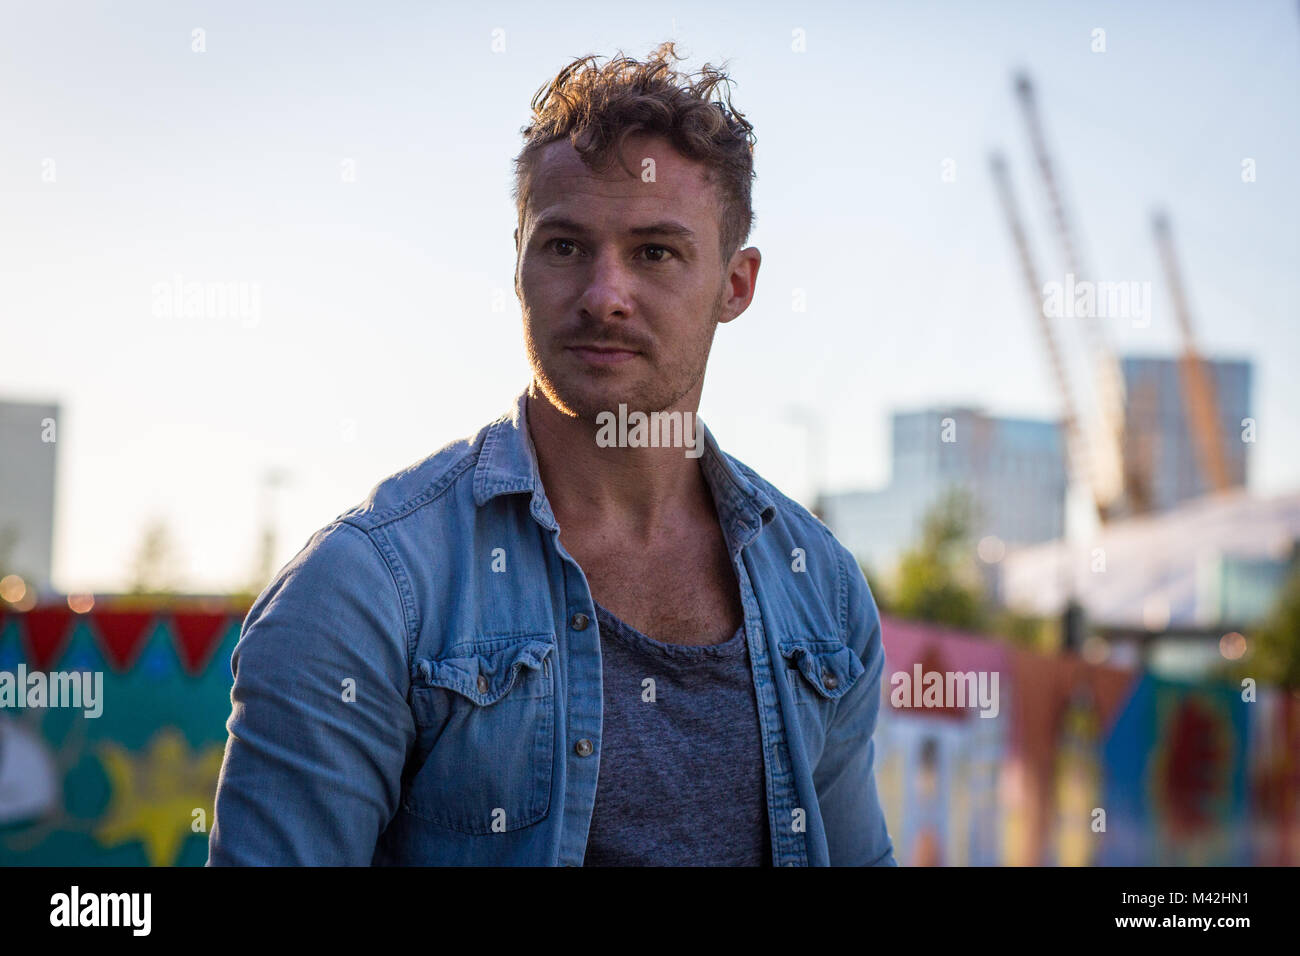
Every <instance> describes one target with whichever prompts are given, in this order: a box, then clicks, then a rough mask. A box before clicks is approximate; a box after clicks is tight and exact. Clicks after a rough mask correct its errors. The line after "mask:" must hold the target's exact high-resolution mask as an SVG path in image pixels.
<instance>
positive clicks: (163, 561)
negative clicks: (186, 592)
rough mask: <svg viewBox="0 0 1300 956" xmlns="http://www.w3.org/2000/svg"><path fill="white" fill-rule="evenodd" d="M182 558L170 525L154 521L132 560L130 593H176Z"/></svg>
mask: <svg viewBox="0 0 1300 956" xmlns="http://www.w3.org/2000/svg"><path fill="white" fill-rule="evenodd" d="M179 568H180V557H179V554H178V552H177V548H176V544H175V541H174V540H173V538H172V533H171V530H170V529H169V528H168V526H167V522H165V521H162V520H155V521H152V522H151V523H150V524H149V525H148V526H147V527H146V528H145V530H144V533H143V534H142V535H141V537H140V544H139V545H138V546H137V548H136V552H135V557H134V558H133V559H132V561H131V573H130V584H129V585H128V587H127V590H128V591H129V592H130V593H131V594H174V593H175V592H176V591H177V590H178V589H179V584H180V571H179Z"/></svg>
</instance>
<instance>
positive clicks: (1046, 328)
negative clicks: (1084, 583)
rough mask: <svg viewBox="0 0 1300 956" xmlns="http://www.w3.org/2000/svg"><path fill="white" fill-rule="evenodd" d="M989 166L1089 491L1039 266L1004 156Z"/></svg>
mask: <svg viewBox="0 0 1300 956" xmlns="http://www.w3.org/2000/svg"><path fill="white" fill-rule="evenodd" d="M989 168H990V169H991V170H992V172H993V182H994V184H995V185H996V186H997V190H998V198H999V199H1000V200H1001V203H1002V212H1003V214H1004V215H1005V216H1006V220H1007V225H1008V226H1009V227H1010V229H1011V240H1012V242H1013V243H1015V247H1016V256H1017V258H1019V260H1020V274H1021V278H1022V279H1023V280H1024V284H1025V293H1026V298H1027V300H1028V302H1029V307H1030V310H1031V311H1032V312H1033V313H1034V316H1035V318H1036V319H1037V320H1038V330H1039V333H1040V334H1041V337H1042V341H1043V349H1044V351H1045V352H1046V353H1047V364H1048V365H1049V366H1050V367H1051V370H1052V377H1053V379H1055V382H1056V388H1057V391H1058V392H1059V393H1060V396H1061V418H1062V424H1063V426H1064V429H1065V455H1066V458H1065V460H1066V466H1067V469H1068V471H1069V474H1070V478H1071V481H1073V482H1075V483H1076V484H1077V485H1079V486H1081V487H1084V488H1087V489H1088V490H1089V492H1090V494H1091V492H1092V490H1093V476H1092V473H1091V467H1090V463H1091V462H1092V458H1091V456H1089V455H1088V454H1087V453H1086V450H1085V446H1084V442H1083V433H1082V431H1081V430H1080V428H1079V416H1078V414H1077V413H1076V411H1075V407H1074V394H1073V392H1071V390H1070V380H1069V376H1068V374H1067V372H1066V370H1065V362H1064V360H1063V359H1062V356H1061V349H1060V346H1059V345H1058V344H1057V341H1056V333H1055V331H1054V330H1053V329H1052V323H1051V322H1050V321H1049V320H1048V317H1047V315H1046V312H1045V310H1044V309H1043V300H1042V298H1041V296H1040V292H1039V290H1040V289H1042V284H1041V283H1040V281H1039V274H1038V268H1037V266H1035V264H1034V257H1033V254H1032V253H1031V252H1030V251H1029V240H1028V238H1027V237H1026V235H1025V227H1024V224H1023V222H1022V220H1021V218H1020V209H1019V207H1018V205H1017V204H1016V197H1015V193H1014V192H1013V190H1012V188H1011V176H1010V174H1009V173H1008V171H1007V163H1006V160H1005V159H1003V157H1002V155H1001V154H1000V153H993V154H992V155H991V156H990V157H989ZM1092 500H1093V502H1094V504H1095V505H1096V506H1097V508H1098V514H1099V516H1100V513H1101V507H1102V506H1101V503H1100V502H1098V501H1097V499H1096V497H1095V495H1093V496H1092Z"/></svg>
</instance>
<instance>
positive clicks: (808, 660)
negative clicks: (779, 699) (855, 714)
mask: <svg viewBox="0 0 1300 956" xmlns="http://www.w3.org/2000/svg"><path fill="white" fill-rule="evenodd" d="M780 648H781V655H782V656H783V657H784V658H785V660H786V666H788V667H790V668H792V669H794V670H798V671H799V673H800V674H802V675H803V678H804V680H806V681H807V682H808V683H809V684H810V685H812V687H813V689H814V690H816V691H817V693H818V695H820V696H821V697H824V698H825V699H827V700H835V699H836V698H838V697H843V696H844V695H845V694H847V693H848V692H849V689H850V688H852V687H853V685H854V684H856V683H857V682H858V678H859V677H861V676H862V675H863V674H864V673H865V672H866V668H865V667H863V666H862V661H860V660H858V655H857V654H854V653H853V650H852V649H851V648H850V647H849V646H848V645H846V644H844V643H843V642H842V641H814V640H808V639H802V638H800V639H797V640H792V641H782V642H781V644H780Z"/></svg>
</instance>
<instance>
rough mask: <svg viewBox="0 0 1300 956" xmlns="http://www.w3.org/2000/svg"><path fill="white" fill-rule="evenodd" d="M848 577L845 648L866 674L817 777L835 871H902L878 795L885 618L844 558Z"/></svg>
mask: <svg viewBox="0 0 1300 956" xmlns="http://www.w3.org/2000/svg"><path fill="white" fill-rule="evenodd" d="M841 562H842V573H843V574H845V575H846V578H847V582H848V583H847V590H848V609H847V620H848V633H847V634H846V635H845V643H846V644H847V645H848V646H849V647H850V648H851V649H852V650H853V652H854V653H855V654H857V655H858V656H859V658H860V659H861V661H862V664H863V667H864V668H865V673H863V675H862V676H861V677H860V678H858V680H857V682H856V683H855V684H854V685H853V687H852V688H851V689H850V690H849V692H848V693H847V694H845V695H844V696H843V697H842V698H841V699H840V701H839V703H838V705H837V706H836V708H835V713H834V715H833V717H832V720H831V726H830V728H829V729H828V731H827V735H826V747H825V749H824V750H823V751H822V757H821V760H820V761H819V762H818V764H817V769H816V770H815V771H814V773H813V784H814V786H815V787H816V790H817V794H818V802H819V805H820V807H821V815H822V821H823V823H824V825H825V828H826V842H827V846H828V849H829V851H830V862H831V865H832V866H897V865H898V864H897V861H895V859H894V847H893V843H892V842H891V840H890V838H889V830H888V827H887V826H886V824H885V814H884V811H883V810H882V809H881V807H880V800H879V797H878V796H877V793H876V775H875V765H874V761H875V739H874V736H873V735H874V734H875V730H876V718H877V717H878V715H879V713H880V682H881V679H882V677H883V675H884V670H885V649H884V644H883V643H882V641H881V636H880V614H879V612H878V610H877V608H876V601H875V598H874V597H873V596H872V594H871V588H870V587H869V586H868V585H867V581H866V578H864V577H863V575H862V571H861V569H860V568H859V567H858V565H857V562H856V561H854V560H853V559H852V557H851V556H850V555H848V553H847V552H843V553H842V554H841Z"/></svg>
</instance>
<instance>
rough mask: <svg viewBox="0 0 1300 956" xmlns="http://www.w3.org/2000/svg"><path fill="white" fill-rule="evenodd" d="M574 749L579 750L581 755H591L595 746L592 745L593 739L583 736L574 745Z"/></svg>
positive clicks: (578, 752)
mask: <svg viewBox="0 0 1300 956" xmlns="http://www.w3.org/2000/svg"><path fill="white" fill-rule="evenodd" d="M573 749H574V750H575V751H577V754H578V756H579V757H590V756H591V751H592V749H593V748H592V746H591V741H590V740H588V739H587V738H586V737H583V738H582V739H581V740H579V741H578V742H577V743H576V744H574V745H573Z"/></svg>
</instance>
